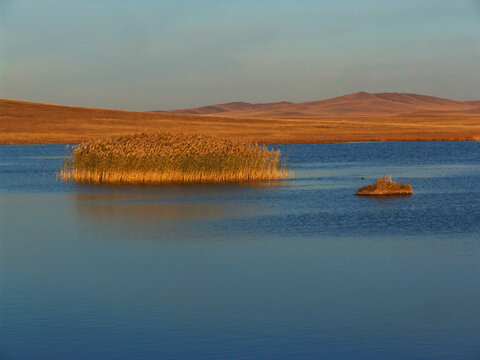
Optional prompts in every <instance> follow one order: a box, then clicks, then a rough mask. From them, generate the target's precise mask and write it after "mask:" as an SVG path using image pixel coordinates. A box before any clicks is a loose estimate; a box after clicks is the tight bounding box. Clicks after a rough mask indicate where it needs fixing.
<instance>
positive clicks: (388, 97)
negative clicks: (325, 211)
mask: <svg viewBox="0 0 480 360" xmlns="http://www.w3.org/2000/svg"><path fill="white" fill-rule="evenodd" d="M385 102H388V103H390V104H393V105H390V109H392V108H396V109H405V108H408V109H412V105H409V104H408V103H413V104H414V105H415V108H416V110H415V111H416V113H415V112H410V113H409V115H408V116H399V114H400V115H402V114H404V113H405V112H401V111H400V110H396V112H392V111H391V110H390V112H388V111H386V110H385V109H386V107H383V109H384V111H383V112H381V111H380V107H379V104H383V105H385ZM438 103H440V104H438ZM292 106H297V108H292ZM479 107H480V102H461V101H460V102H455V101H451V100H444V99H438V98H432V97H422V96H421V95H408V94H395V95H392V94H375V95H374V94H367V93H357V94H352V95H347V96H344V97H340V98H335V99H329V100H324V101H320V102H307V103H302V104H291V103H275V104H253V105H252V104H248V103H230V104H224V105H222V106H221V109H222V110H223V111H221V112H218V109H215V108H216V107H213V108H214V109H210V110H211V111H216V112H213V113H212V112H211V113H210V115H197V114H173V113H154V112H134V111H119V110H105V109H91V108H81V107H73V106H61V105H49V104H41V103H33V102H26V101H16V100H2V99H0V144H31V143H77V142H81V141H83V140H87V139H91V138H105V137H108V136H111V135H123V134H131V133H139V132H154V131H155V132H157V131H166V130H169V131H174V132H175V131H176V132H183V133H208V134H215V135H220V136H225V137H235V138H240V139H243V140H245V141H255V142H259V143H267V144H268V143H269V144H281V143H321V142H346V141H388V140H390V141H400V140H405V141H408V140H480V113H479V111H478V108H479ZM318 108H322V109H323V111H324V112H323V114H329V115H328V116H325V115H316V116H312V115H309V116H306V115H305V111H306V109H307V110H309V111H310V114H319V113H320V112H319V110H318ZM440 108H441V109H443V110H438V109H440ZM461 108H464V109H466V110H465V111H464V112H463V113H462V112H459V110H458V109H461ZM252 109H253V110H252ZM259 109H260V110H259ZM272 109H275V110H276V113H275V114H276V116H269V117H266V115H265V114H272V113H273V111H272ZM325 109H326V110H325ZM372 109H376V110H377V111H375V112H372ZM419 109H420V110H419ZM425 109H435V110H428V111H427V110H425ZM445 109H447V110H445ZM452 109H456V110H454V111H452ZM300 110H301V111H303V112H300ZM203 111H205V110H203ZM248 112H250V114H252V113H253V114H257V115H256V116H248V117H246V116H245V114H246V113H248ZM422 113H423V114H422ZM212 114H213V115H212ZM229 114H237V115H236V116H232V115H229ZM288 114H290V115H288ZM299 114H300V115H299ZM341 114H343V115H341ZM359 114H360V115H359ZM365 114H370V115H365Z"/></svg>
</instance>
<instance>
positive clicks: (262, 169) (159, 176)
mask: <svg viewBox="0 0 480 360" xmlns="http://www.w3.org/2000/svg"><path fill="white" fill-rule="evenodd" d="M289 175H290V174H289V172H288V171H287V170H286V168H285V165H284V164H283V163H281V162H280V151H279V150H277V151H274V150H269V149H267V148H266V147H265V146H259V145H255V144H243V143H241V142H239V141H234V140H227V139H222V138H218V137H215V136H199V135H180V134H174V133H169V132H164V133H161V134H136V135H127V136H119V137H113V138H109V139H106V140H91V141H87V142H85V143H81V144H80V145H77V146H75V147H74V150H73V157H72V158H71V159H70V158H69V159H67V160H66V161H65V165H64V168H63V170H62V171H61V172H60V174H59V176H60V178H61V179H62V180H67V181H68V180H73V181H75V182H87V183H109V184H128V183H134V184H159V183H199V182H208V183H212V182H214V183H220V182H221V183H224V182H251V181H264V180H279V179H284V178H287V177H288V176H289Z"/></svg>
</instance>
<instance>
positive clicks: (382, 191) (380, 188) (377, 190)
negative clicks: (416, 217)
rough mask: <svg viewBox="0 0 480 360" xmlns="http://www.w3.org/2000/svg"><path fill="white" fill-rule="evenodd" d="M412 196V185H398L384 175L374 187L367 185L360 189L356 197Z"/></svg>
mask: <svg viewBox="0 0 480 360" xmlns="http://www.w3.org/2000/svg"><path fill="white" fill-rule="evenodd" d="M411 194H413V189H412V185H410V184H403V183H396V182H395V181H393V180H392V178H391V177H389V176H387V175H383V176H382V177H381V178H378V179H377V181H376V182H375V183H374V184H373V185H367V186H364V187H362V188H360V189H358V191H357V192H356V194H355V195H374V196H386V195H411Z"/></svg>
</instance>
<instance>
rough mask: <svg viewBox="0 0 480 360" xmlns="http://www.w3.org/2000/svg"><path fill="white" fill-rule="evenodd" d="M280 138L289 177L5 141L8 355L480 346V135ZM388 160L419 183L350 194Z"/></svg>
mask: <svg viewBox="0 0 480 360" xmlns="http://www.w3.org/2000/svg"><path fill="white" fill-rule="evenodd" d="M281 149H282V152H285V153H288V159H289V161H290V162H291V163H292V164H294V168H293V170H294V171H295V175H296V178H295V179H294V180H292V181H287V182H279V183H277V184H276V186H270V185H269V186H259V185H254V184H249V185H235V186H232V185H225V186H222V185H193V186H180V185H174V186H138V187H131V186H95V185H81V186H80V185H75V184H72V183H62V182H58V181H57V180H56V177H55V172H56V170H57V167H58V164H59V159H58V158H57V157H58V156H61V155H63V154H64V152H65V147H64V146H63V145H62V146H20V147H9V146H6V147H2V146H0V164H3V165H1V166H0V284H1V291H0V318H1V321H0V334H1V336H0V359H22V360H24V359H25V360H30V359H90V358H101V359H157V358H159V359H160V358H161V359H205V358H213V359H215V358H217V359H225V358H231V359H245V358H249V359H250V358H259V359H260V358H261V359H265V358H275V359H292V358H305V359H319V358H325V359H342V358H343V359H357V358H358V359H412V358H421V359H452V358H455V359H470V358H475V356H477V355H479V353H480V352H479V350H480V348H479V342H478V339H480V307H479V306H478V304H479V303H480V278H479V277H478V274H479V273H480V261H479V259H480V242H479V241H478V239H479V238H480V211H479V210H478V209H479V208H480V171H479V170H480V168H479V166H480V143H376V144H371V143H362V144H330V145H326V144H319V145H287V146H282V147H281ZM384 173H386V174H388V175H391V176H393V178H394V179H395V180H399V181H404V182H408V183H411V184H412V186H413V188H414V195H413V196H411V197H387V198H370V197H357V196H354V195H353V194H354V193H355V191H356V190H357V189H358V188H359V187H361V186H363V185H365V184H366V183H371V182H372V181H373V180H374V179H376V178H377V177H378V176H380V175H382V174H384ZM362 177H363V179H362Z"/></svg>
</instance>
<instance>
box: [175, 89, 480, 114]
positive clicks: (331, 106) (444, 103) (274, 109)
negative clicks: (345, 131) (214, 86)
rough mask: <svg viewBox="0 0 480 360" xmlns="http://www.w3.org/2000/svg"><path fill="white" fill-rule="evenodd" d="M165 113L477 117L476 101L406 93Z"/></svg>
mask: <svg viewBox="0 0 480 360" xmlns="http://www.w3.org/2000/svg"><path fill="white" fill-rule="evenodd" d="M167 112H168V113H179V114H197V115H210V114H213V115H218V116H232V117H276V118H291V117H293V118H298V117H309V118H311V117H344V116H369V117H371V116H385V115H431V114H465V113H472V114H480V101H456V100H449V99H442V98H438V97H434V96H427V95H418V94H406V93H378V94H370V93H367V92H357V93H354V94H349V95H344V96H339V97H335V98H330V99H326V100H320V101H309V102H301V103H291V102H285V101H284V102H276V103H266V104H250V103H246V102H235V103H227V104H218V105H211V106H203V107H198V108H192V109H180V110H170V111H167Z"/></svg>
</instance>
